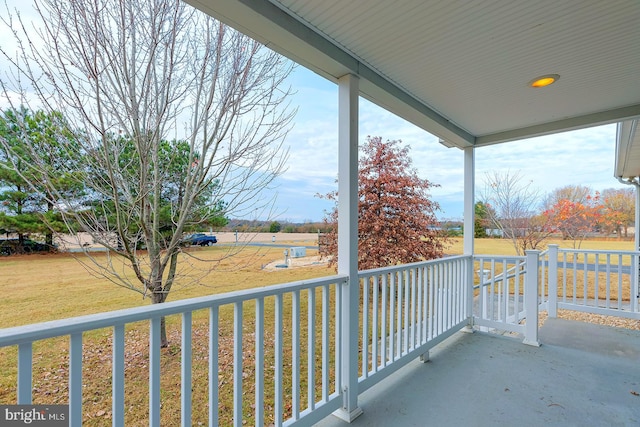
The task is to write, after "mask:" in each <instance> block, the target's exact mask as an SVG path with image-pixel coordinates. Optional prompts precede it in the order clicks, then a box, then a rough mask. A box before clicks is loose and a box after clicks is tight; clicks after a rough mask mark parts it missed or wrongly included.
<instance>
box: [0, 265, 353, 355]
mask: <svg viewBox="0 0 640 427" xmlns="http://www.w3.org/2000/svg"><path fill="white" fill-rule="evenodd" d="M347 280H348V276H346V275H334V276H328V277H322V278H318V279H309V280H301V281H297V282H291V283H285V284H278V285H273V286H266V287H263V288H255V289H246V290H242V291H234V292H227V293H224V294H217V295H209V296H204V297H197V298H189V299H184V300H179V301H171V302H165V303H162V304H153V305H148V306H144V307H134V308H127V309H123V310H115V311H109V312H106V313H98V314H89V315H86V316H78V317H70V318H67V319H60V320H53V321H49V322H42V323H34V324H30V325H24V326H16V327H12V328H6V329H0V347H6V346H10V345H18V344H22V343H26V342H33V341H38V340H42V339H47V338H54V337H59V336H66V335H70V334H74V333H81V332H85V331H90V330H94V329H102V328H109V327H113V326H116V325H124V324H127V323H132V322H139V321H144V320H148V319H152V318H157V317H160V316H169V315H173V314H180V313H184V312H190V311H196V310H202V309H206V308H210V307H215V306H222V305H226V304H232V303H236V302H244V301H250V300H254V299H257V298H265V297H270V296H276V295H281V294H285V293H288V292H294V291H298V290H304V289H313V288H317V287H320V286H325V285H330V284H336V283H344V282H346V281H347Z"/></svg>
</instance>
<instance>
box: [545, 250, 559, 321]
mask: <svg viewBox="0 0 640 427" xmlns="http://www.w3.org/2000/svg"><path fill="white" fill-rule="evenodd" d="M548 271H549V286H548V287H547V291H548V292H549V295H547V313H548V315H549V318H556V317H558V245H549V268H548Z"/></svg>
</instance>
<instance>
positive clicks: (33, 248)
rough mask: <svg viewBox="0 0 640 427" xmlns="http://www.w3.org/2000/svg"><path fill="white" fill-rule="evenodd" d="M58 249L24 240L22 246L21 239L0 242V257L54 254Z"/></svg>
mask: <svg viewBox="0 0 640 427" xmlns="http://www.w3.org/2000/svg"><path fill="white" fill-rule="evenodd" d="M55 250H56V247H55V245H54V246H50V245H47V244H46V243H40V242H36V241H35V240H31V239H23V240H22V244H20V240H19V239H4V240H0V255H2V256H9V255H13V254H28V253H32V252H52V251H55Z"/></svg>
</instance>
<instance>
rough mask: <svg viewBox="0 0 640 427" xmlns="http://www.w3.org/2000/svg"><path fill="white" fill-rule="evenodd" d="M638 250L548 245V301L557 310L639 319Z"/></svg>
mask: <svg viewBox="0 0 640 427" xmlns="http://www.w3.org/2000/svg"><path fill="white" fill-rule="evenodd" d="M639 257H640V252H638V251H604V250H585V249H560V248H558V246H557V245H549V260H548V269H549V272H548V276H549V282H548V301H547V310H548V312H549V316H550V317H556V316H557V310H558V309H559V308H560V309H566V310H575V311H582V312H588V313H594V314H602V315H609V316H619V317H627V318H633V319H640V308H639V305H638V300H639V298H640V295H639V294H640V289H639V286H638V259H639Z"/></svg>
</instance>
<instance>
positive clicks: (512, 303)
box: [473, 251, 544, 346]
mask: <svg viewBox="0 0 640 427" xmlns="http://www.w3.org/2000/svg"><path fill="white" fill-rule="evenodd" d="M540 255H541V254H540V252H538V251H527V253H526V256H498V255H476V256H474V261H475V267H476V271H477V274H478V277H479V284H478V285H477V286H474V295H475V297H474V304H473V324H474V326H476V327H479V328H480V329H481V330H485V331H507V332H514V333H518V334H522V335H523V336H524V342H525V344H530V345H536V346H537V345H539V343H538V326H537V324H538V295H539V289H540V280H539V278H540V277H541V276H540V267H539V266H540V263H539V259H540ZM530 266H536V267H535V268H531V267H530ZM543 268H544V267H543ZM543 272H544V270H543ZM525 319H526V321H525V322H524V323H523V321H524V320H525Z"/></svg>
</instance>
